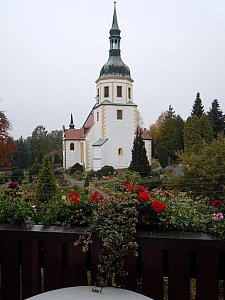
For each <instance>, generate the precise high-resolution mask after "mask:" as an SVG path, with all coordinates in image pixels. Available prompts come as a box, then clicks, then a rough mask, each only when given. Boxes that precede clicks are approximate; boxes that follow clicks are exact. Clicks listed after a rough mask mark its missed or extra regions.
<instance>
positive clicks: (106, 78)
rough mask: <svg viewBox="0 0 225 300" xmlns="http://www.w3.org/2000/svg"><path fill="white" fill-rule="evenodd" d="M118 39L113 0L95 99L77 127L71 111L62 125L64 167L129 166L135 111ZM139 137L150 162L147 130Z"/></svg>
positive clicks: (135, 117)
mask: <svg viewBox="0 0 225 300" xmlns="http://www.w3.org/2000/svg"><path fill="white" fill-rule="evenodd" d="M120 40H121V37H120V29H119V27H118V22H117V14H116V3H115V2H114V14H113V22H112V28H111V29H110V37H109V41H110V50H109V59H108V61H107V63H106V64H105V65H104V66H103V67H102V69H101V71H100V75H99V78H98V79H97V80H96V97H95V99H96V102H95V104H94V106H93V108H92V109H91V111H90V113H89V115H88V117H87V118H86V121H85V122H84V124H83V126H82V127H81V128H75V125H74V123H73V116H72V114H71V120H70V124H69V129H65V127H63V167H64V169H65V170H66V169H68V168H70V167H71V166H73V165H74V164H75V163H79V164H81V165H82V166H83V167H84V170H85V171H90V170H94V171H97V170H99V169H101V168H102V167H103V166H105V165H109V166H113V167H114V168H115V169H123V168H127V167H129V165H130V162H131V154H132V152H131V151H132V148H133V141H134V135H135V131H136V128H137V126H138V110H137V104H135V103H134V102H133V80H132V78H131V75H130V69H129V67H128V66H127V65H126V64H125V63H124V62H123V61H122V59H121V55H120ZM142 138H143V140H144V143H145V148H146V152H147V157H148V160H149V164H150V165H151V156H152V153H151V148H152V145H151V136H150V133H149V131H148V130H146V129H144V130H143V131H142Z"/></svg>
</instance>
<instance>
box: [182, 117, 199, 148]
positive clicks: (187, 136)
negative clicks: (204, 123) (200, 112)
mask: <svg viewBox="0 0 225 300" xmlns="http://www.w3.org/2000/svg"><path fill="white" fill-rule="evenodd" d="M202 144H203V141H202V137H201V122H200V119H199V118H198V117H197V116H196V115H193V116H192V117H189V118H188V119H187V121H186V123H185V125H184V151H185V152H186V153H198V152H199V150H200V149H201V147H202Z"/></svg>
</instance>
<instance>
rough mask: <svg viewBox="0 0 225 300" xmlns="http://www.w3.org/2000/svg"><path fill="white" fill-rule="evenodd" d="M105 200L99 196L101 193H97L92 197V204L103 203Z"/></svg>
mask: <svg viewBox="0 0 225 300" xmlns="http://www.w3.org/2000/svg"><path fill="white" fill-rule="evenodd" d="M103 200H104V197H103V196H102V195H101V194H99V192H97V191H95V192H94V193H93V194H92V195H91V201H92V202H96V203H97V202H102V201H103Z"/></svg>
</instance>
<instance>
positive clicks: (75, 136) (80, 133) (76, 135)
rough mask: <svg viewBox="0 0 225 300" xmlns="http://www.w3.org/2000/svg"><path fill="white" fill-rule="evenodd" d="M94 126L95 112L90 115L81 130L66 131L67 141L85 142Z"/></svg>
mask: <svg viewBox="0 0 225 300" xmlns="http://www.w3.org/2000/svg"><path fill="white" fill-rule="evenodd" d="M93 124H94V114H93V110H92V111H91V112H90V114H89V115H88V117H87V119H86V121H85V122H84V125H83V126H82V127H81V128H79V129H65V132H64V138H65V140H84V139H85V136H86V134H87V132H88V131H89V129H90V128H91V127H92V126H93Z"/></svg>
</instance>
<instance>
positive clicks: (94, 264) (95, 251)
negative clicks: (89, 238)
mask: <svg viewBox="0 0 225 300" xmlns="http://www.w3.org/2000/svg"><path fill="white" fill-rule="evenodd" d="M101 249H102V248H101V246H100V242H99V241H97V240H94V243H93V244H91V246H90V258H91V262H90V266H91V283H92V285H95V284H96V282H97V276H98V264H99V253H100V251H101Z"/></svg>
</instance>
